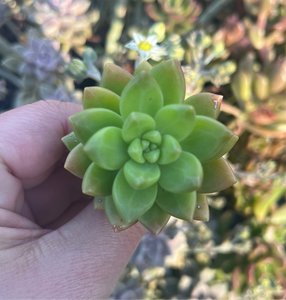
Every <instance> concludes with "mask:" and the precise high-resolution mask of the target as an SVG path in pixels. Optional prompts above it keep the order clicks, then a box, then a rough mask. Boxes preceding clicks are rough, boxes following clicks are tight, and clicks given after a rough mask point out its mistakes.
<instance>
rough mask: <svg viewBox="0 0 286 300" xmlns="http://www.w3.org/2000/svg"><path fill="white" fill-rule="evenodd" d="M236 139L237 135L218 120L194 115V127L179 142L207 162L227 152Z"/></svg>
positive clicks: (186, 149) (183, 147)
mask: <svg viewBox="0 0 286 300" xmlns="http://www.w3.org/2000/svg"><path fill="white" fill-rule="evenodd" d="M237 139H238V137H237V136H236V135H235V134H234V133H233V132H232V131H231V130H229V129H228V128H227V127H225V126H224V125H223V124H221V123H220V122H218V121H216V120H213V119H211V118H209V117H205V116H196V123H195V128H194V130H193V131H192V133H191V134H190V135H189V136H188V137H187V138H186V139H185V140H183V141H182V142H181V146H182V149H183V150H184V151H187V152H190V153H192V154H194V155H195V156H196V157H197V158H198V159H199V160H200V161H201V162H209V161H213V160H216V159H218V158H219V157H221V156H222V155H224V154H225V153H226V152H228V151H229V150H230V149H231V148H232V147H233V146H234V144H235V143H236V141H237ZM222 150H223V151H222Z"/></svg>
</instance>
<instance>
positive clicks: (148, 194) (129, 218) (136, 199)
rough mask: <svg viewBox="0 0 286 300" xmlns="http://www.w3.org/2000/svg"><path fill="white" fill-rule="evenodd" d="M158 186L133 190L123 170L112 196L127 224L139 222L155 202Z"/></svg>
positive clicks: (115, 183)
mask: <svg viewBox="0 0 286 300" xmlns="http://www.w3.org/2000/svg"><path fill="white" fill-rule="evenodd" d="M156 195H157V184H154V185H152V186H150V187H148V188H146V189H143V190H135V189H133V188H132V187H131V186H130V185H129V183H128V182H127V180H126V179H125V176H124V172H123V169H121V170H120V171H119V173H118V174H117V176H116V178H115V181H114V184H113V189H112V196H113V200H114V204H115V206H116V210H117V211H118V213H119V215H120V216H121V217H122V218H123V220H125V222H127V223H131V222H133V221H136V220H138V218H140V217H141V216H142V215H143V214H144V213H145V212H146V211H147V210H149V209H150V208H151V207H152V205H153V204H154V202H155V199H156Z"/></svg>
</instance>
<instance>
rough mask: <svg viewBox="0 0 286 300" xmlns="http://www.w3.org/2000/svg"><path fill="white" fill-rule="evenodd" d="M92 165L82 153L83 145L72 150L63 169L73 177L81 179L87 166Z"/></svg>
mask: <svg viewBox="0 0 286 300" xmlns="http://www.w3.org/2000/svg"><path fill="white" fill-rule="evenodd" d="M91 163H92V161H91V160H90V158H89V157H88V156H87V155H86V153H85V152H84V151H83V145H82V144H78V145H77V146H76V147H74V148H73V149H72V151H71V152H70V153H69V155H68V157H67V159H66V161H65V166H64V167H65V169H66V170H68V171H69V172H71V173H72V174H73V175H75V176H77V177H79V178H83V176H84V173H85V172H86V170H87V168H88V167H89V165H90V164H91Z"/></svg>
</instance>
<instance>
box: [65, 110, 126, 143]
mask: <svg viewBox="0 0 286 300" xmlns="http://www.w3.org/2000/svg"><path fill="white" fill-rule="evenodd" d="M69 120H70V123H71V127H72V129H73V131H74V133H75V135H76V136H77V137H78V139H79V140H80V142H81V143H83V144H86V143H87V141H88V140H89V139H90V138H91V137H92V136H93V135H94V134H95V133H96V132H97V131H98V130H100V129H102V128H104V127H107V126H115V127H118V128H122V125H123V119H122V118H121V117H120V116H119V115H118V114H117V113H115V112H113V111H110V110H107V109H105V108H90V109H87V110H83V111H81V112H79V113H77V114H75V115H73V116H71V117H70V118H69Z"/></svg>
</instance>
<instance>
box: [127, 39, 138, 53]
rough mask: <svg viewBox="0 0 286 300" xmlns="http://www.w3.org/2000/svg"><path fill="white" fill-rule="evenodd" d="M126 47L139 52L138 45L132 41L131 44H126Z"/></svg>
mask: <svg viewBox="0 0 286 300" xmlns="http://www.w3.org/2000/svg"><path fill="white" fill-rule="evenodd" d="M125 47H126V48H128V49H131V50H135V51H138V46H137V43H136V42H134V41H130V42H129V43H127V44H125Z"/></svg>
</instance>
